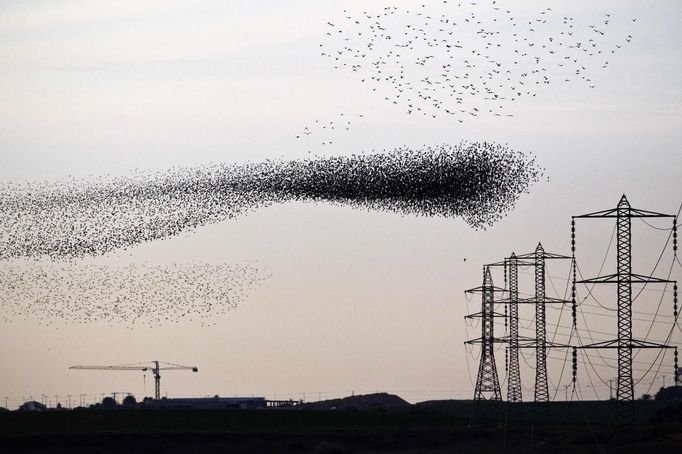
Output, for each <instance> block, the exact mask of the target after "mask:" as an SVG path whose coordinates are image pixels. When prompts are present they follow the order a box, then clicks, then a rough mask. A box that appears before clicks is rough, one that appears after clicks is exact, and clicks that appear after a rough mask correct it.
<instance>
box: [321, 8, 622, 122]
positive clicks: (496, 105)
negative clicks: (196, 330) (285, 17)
mask: <svg viewBox="0 0 682 454" xmlns="http://www.w3.org/2000/svg"><path fill="white" fill-rule="evenodd" d="M344 14H345V16H344V18H340V19H339V20H335V21H330V22H329V23H328V25H329V27H330V28H332V27H333V28H334V31H335V33H333V34H330V38H329V39H328V40H327V42H325V43H321V44H320V47H321V48H322V49H323V53H322V56H323V57H325V58H330V59H332V61H333V62H334V68H335V69H337V70H343V71H351V72H352V73H354V74H357V76H358V78H359V80H360V81H361V83H362V84H363V85H369V86H370V88H371V92H372V93H375V94H381V99H383V100H384V101H385V102H387V103H389V104H391V105H396V106H399V107H400V108H401V109H402V111H403V112H405V113H406V114H407V115H421V116H424V117H427V118H428V117H431V118H441V117H446V118H453V119H457V120H460V122H461V121H463V120H464V119H466V118H469V117H472V116H473V117H476V116H478V115H479V114H482V113H483V112H486V113H488V114H490V115H493V116H496V117H503V116H506V115H502V113H503V112H504V110H505V109H507V108H509V106H510V104H511V103H513V102H515V101H518V100H520V99H522V98H529V99H530V98H533V97H535V96H536V95H537V94H538V93H539V88H540V87H542V86H545V85H549V84H551V83H552V82H553V81H555V80H556V81H568V82H573V81H578V82H582V83H584V84H585V85H587V86H589V87H593V86H596V83H595V82H594V73H595V71H598V70H601V69H604V63H603V61H600V59H601V55H605V54H611V53H615V52H617V51H620V50H622V49H621V48H622V47H623V46H624V45H625V44H627V43H629V42H630V39H631V36H630V35H627V36H628V38H625V39H621V37H620V36H619V35H618V34H616V33H613V34H612V33H608V30H610V27H612V26H613V23H615V22H617V20H618V18H617V17H616V15H615V14H614V13H611V12H607V13H605V14H604V15H603V16H602V17H601V18H599V19H598V20H597V21H596V23H600V24H603V26H600V28H597V26H596V25H594V24H587V25H580V24H579V23H578V22H577V21H576V20H574V18H573V17H571V16H570V15H568V14H559V13H555V12H554V11H553V10H552V8H545V9H543V10H541V11H538V12H537V13H535V14H533V15H531V16H530V17H522V16H521V14H517V13H514V12H513V11H512V10H511V9H502V8H500V7H498V6H496V3H495V2H494V1H493V2H482V1H479V2H468V3H466V2H465V3H462V2H458V3H455V2H448V3H445V2H443V3H431V4H429V5H426V4H425V5H422V7H421V8H417V9H408V8H404V7H401V6H386V7H384V8H383V9H381V10H377V12H374V13H370V12H369V11H363V12H362V13H355V14H353V13H350V12H349V11H348V10H346V11H344ZM501 23H509V24H511V25H512V26H513V27H514V28H513V29H510V28H508V27H503V26H501V25H500V24H501ZM511 30H513V32H512V31H511ZM612 35H613V36H612ZM588 39H589V41H588ZM584 42H589V43H590V46H589V49H588V46H585V45H584ZM465 43H466V45H465ZM576 71H579V72H578V73H576ZM569 75H572V76H574V77H572V78H571V77H567V76H569ZM519 87H521V89H516V88H519ZM462 110H463V112H462Z"/></svg>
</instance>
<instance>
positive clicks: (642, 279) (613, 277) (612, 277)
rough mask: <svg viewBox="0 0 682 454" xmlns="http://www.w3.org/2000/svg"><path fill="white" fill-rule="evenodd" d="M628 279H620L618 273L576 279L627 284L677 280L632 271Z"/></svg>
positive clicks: (666, 282)
mask: <svg viewBox="0 0 682 454" xmlns="http://www.w3.org/2000/svg"><path fill="white" fill-rule="evenodd" d="M627 277H628V279H623V277H622V276H621V278H620V279H618V274H607V275H605V276H598V277H593V278H590V279H583V280H582V281H576V284H617V283H619V282H621V283H625V284H674V283H676V282H677V281H671V280H669V279H661V278H658V277H653V276H644V275H643V274H635V273H630V274H629V275H627Z"/></svg>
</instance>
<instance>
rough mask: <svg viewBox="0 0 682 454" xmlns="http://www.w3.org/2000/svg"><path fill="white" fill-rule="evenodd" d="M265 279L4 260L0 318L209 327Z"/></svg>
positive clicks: (234, 271) (253, 273) (234, 273)
mask: <svg viewBox="0 0 682 454" xmlns="http://www.w3.org/2000/svg"><path fill="white" fill-rule="evenodd" d="M267 277H268V276H265V275H264V274H263V273H261V272H260V271H259V270H258V269H256V268H253V267H250V266H240V267H230V266H228V265H225V264H208V263H198V262H188V263H185V264H172V265H167V266H159V265H156V266H151V265H146V264H133V265H128V266H111V265H92V264H86V263H84V262H83V261H74V260H72V261H40V262H38V263H30V262H29V263H26V262H25V261H24V263H22V261H16V260H12V261H11V262H10V263H7V262H5V263H3V266H0V304H1V305H2V308H3V313H2V319H3V320H4V321H6V322H7V321H13V320H20V319H30V320H35V321H37V322H38V323H39V324H42V325H50V324H53V323H55V321H57V320H61V321H63V322H65V323H67V324H76V323H92V322H104V323H107V324H110V325H112V326H123V327H128V328H134V327H141V326H151V327H153V326H159V325H162V324H168V323H178V322H180V321H191V322H201V325H202V326H205V325H212V324H215V321H216V318H217V317H219V316H220V315H223V314H225V313H226V312H228V311H229V310H231V309H233V308H235V307H236V306H237V305H238V304H239V303H240V302H242V301H243V299H244V298H245V297H246V296H247V295H248V294H249V292H250V291H251V290H253V289H254V288H255V287H256V286H258V285H259V284H260V283H261V282H262V281H263V280H264V279H266V278H267Z"/></svg>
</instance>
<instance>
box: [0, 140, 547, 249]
mask: <svg viewBox="0 0 682 454" xmlns="http://www.w3.org/2000/svg"><path fill="white" fill-rule="evenodd" d="M541 173H542V170H541V169H540V168H539V167H538V166H537V165H536V163H535V161H534V159H533V158H530V157H528V156H526V155H524V154H523V153H520V152H516V151H514V150H511V149H509V148H508V147H507V146H505V145H497V144H493V143H486V142H483V143H461V144H459V145H456V146H451V145H442V146H439V147H434V148H426V149H420V150H412V149H408V148H401V149H397V150H393V151H391V152H385V153H379V154H371V155H360V156H357V155H352V156H347V157H327V158H319V159H309V160H300V161H265V162H262V163H247V164H242V165H228V164H216V165H209V166H204V167H197V168H178V169H172V170H169V171H167V172H163V173H160V174H150V175H137V176H134V177H129V178H115V179H108V178H100V179H97V180H93V181H81V180H68V181H59V182H46V183H29V184H6V185H4V186H1V187H0V259H8V258H21V257H24V258H40V257H50V258H72V257H82V256H87V255H100V254H104V253H107V252H109V251H112V250H115V249H118V248H127V247H131V246H134V245H136V244H139V243H142V242H145V241H151V240H158V239H163V238H170V237H173V236H175V235H178V234H180V233H182V232H186V231H190V230H192V229H194V228H196V227H198V226H201V225H205V224H208V223H214V222H220V221H223V220H225V219H229V218H234V217H236V216H239V215H242V214H245V213H247V212H249V211H252V210H255V209H258V208H260V207H263V206H266V205H269V204H272V203H280V202H288V201H314V202H330V203H334V204H339V205H349V206H352V207H356V208H364V209H371V210H380V211H392V212H397V213H402V214H411V215H422V216H441V217H461V218H462V219H464V220H465V221H466V222H467V223H469V224H470V225H471V226H473V227H476V228H480V227H486V226H489V225H491V224H492V223H494V222H495V221H496V220H497V219H499V218H500V217H501V216H502V215H504V214H505V213H506V212H507V211H508V210H510V209H511V208H512V207H513V206H514V203H515V202H516V200H517V199H518V197H519V196H520V195H521V194H522V193H524V192H527V190H528V189H529V187H530V185H531V184H532V183H533V182H535V181H537V179H538V178H539V177H540V175H541Z"/></svg>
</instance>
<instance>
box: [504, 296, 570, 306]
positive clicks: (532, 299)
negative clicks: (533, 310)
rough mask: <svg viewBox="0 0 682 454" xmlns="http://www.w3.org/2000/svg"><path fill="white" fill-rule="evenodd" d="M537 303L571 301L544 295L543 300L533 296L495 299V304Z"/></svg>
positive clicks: (567, 302) (563, 302)
mask: <svg viewBox="0 0 682 454" xmlns="http://www.w3.org/2000/svg"><path fill="white" fill-rule="evenodd" d="M498 303H501V304H517V303H518V304H538V303H545V304H569V303H572V301H569V300H562V299H559V298H552V297H549V296H545V299H543V300H538V299H537V298H535V297H529V298H518V299H516V300H512V299H510V298H504V299H501V300H495V304H498Z"/></svg>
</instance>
